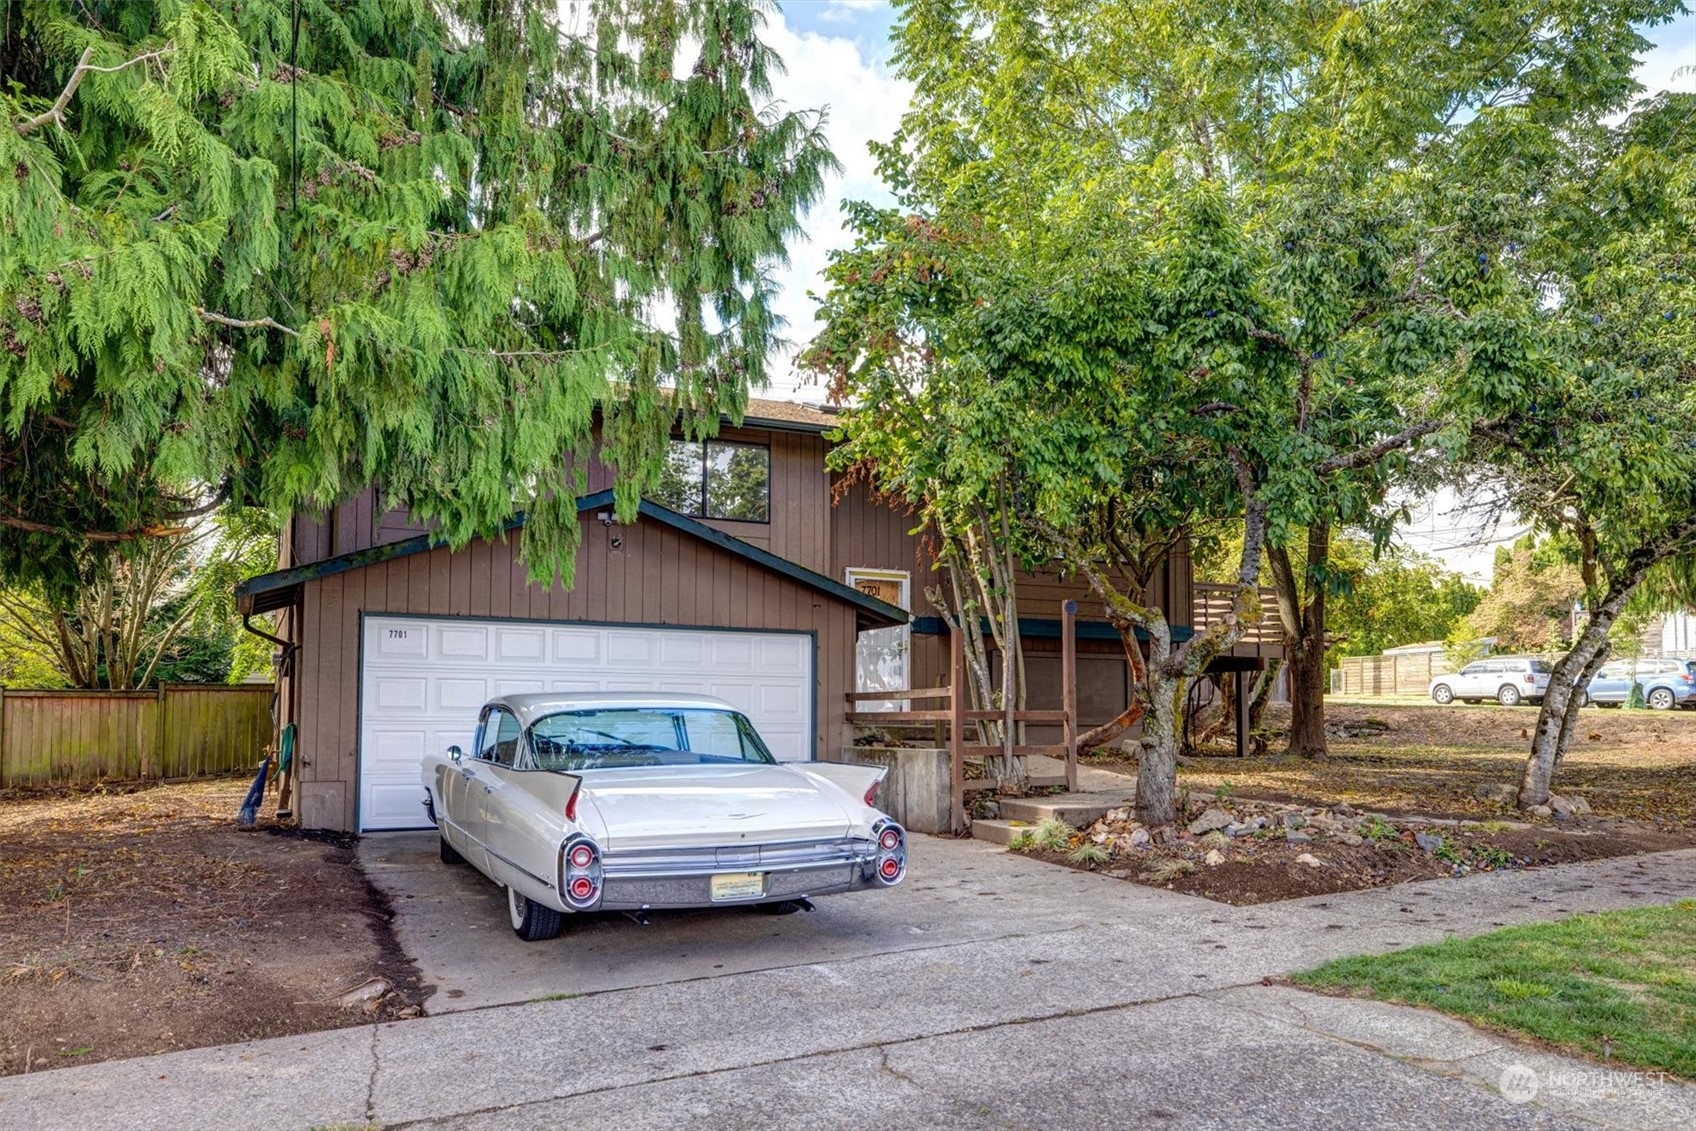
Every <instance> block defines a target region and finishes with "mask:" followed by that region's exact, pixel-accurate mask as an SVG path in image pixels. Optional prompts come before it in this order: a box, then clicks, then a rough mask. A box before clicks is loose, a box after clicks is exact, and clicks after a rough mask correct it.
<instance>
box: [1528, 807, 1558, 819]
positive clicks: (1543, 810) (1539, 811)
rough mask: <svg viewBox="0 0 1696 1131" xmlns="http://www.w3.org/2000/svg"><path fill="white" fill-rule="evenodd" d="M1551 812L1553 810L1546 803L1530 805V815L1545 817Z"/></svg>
mask: <svg viewBox="0 0 1696 1131" xmlns="http://www.w3.org/2000/svg"><path fill="white" fill-rule="evenodd" d="M1553 813H1554V810H1553V809H1551V808H1549V807H1548V806H1547V805H1533V806H1532V807H1531V815H1532V816H1533V817H1547V816H1550V815H1551V814H1553Z"/></svg>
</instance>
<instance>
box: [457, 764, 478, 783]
mask: <svg viewBox="0 0 1696 1131" xmlns="http://www.w3.org/2000/svg"><path fill="white" fill-rule="evenodd" d="M459 772H460V773H461V774H463V775H465V780H466V781H470V780H471V779H472V778H474V777H476V776H477V772H476V771H475V770H473V769H471V767H469V766H467V767H465V768H464V769H461V770H460V771H459Z"/></svg>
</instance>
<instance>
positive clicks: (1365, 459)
mask: <svg viewBox="0 0 1696 1131" xmlns="http://www.w3.org/2000/svg"><path fill="white" fill-rule="evenodd" d="M1445 423H1447V422H1446V421H1442V420H1422V421H1420V422H1419V423H1418V424H1412V425H1409V426H1408V427H1406V428H1404V429H1402V430H1401V431H1400V432H1397V433H1396V434H1395V435H1394V436H1386V437H1384V439H1382V440H1379V441H1378V442H1377V443H1376V444H1373V445H1372V446H1371V447H1368V448H1362V449H1360V450H1359V451H1356V452H1349V453H1348V454H1347V455H1340V456H1332V457H1331V458H1330V459H1327V460H1321V461H1320V462H1319V467H1318V471H1319V474H1321V475H1329V474H1330V473H1331V472H1333V471H1353V470H1355V469H1356V468H1360V467H1365V466H1366V465H1367V464H1369V463H1376V462H1377V461H1378V460H1380V459H1382V458H1383V457H1384V456H1386V455H1388V454H1389V453H1391V452H1393V451H1396V450H1397V449H1399V448H1405V447H1407V446H1408V445H1409V444H1411V443H1413V442H1414V441H1415V440H1417V439H1419V438H1420V437H1421V436H1429V435H1430V434H1431V433H1433V432H1435V431H1437V430H1438V429H1439V428H1441V427H1442V426H1443V425H1444V424H1445Z"/></svg>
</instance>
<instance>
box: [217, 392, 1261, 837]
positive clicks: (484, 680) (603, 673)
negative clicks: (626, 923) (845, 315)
mask: <svg viewBox="0 0 1696 1131" xmlns="http://www.w3.org/2000/svg"><path fill="white" fill-rule="evenodd" d="M834 426H835V420H834V416H833V415H832V414H831V413H828V412H824V411H820V410H818V409H814V408H809V407H806V406H802V405H798V404H792V403H789V402H783V401H754V402H752V403H751V404H750V406H749V409H748V414H747V418H746V419H745V420H744V422H743V424H742V425H741V426H740V427H737V428H731V427H729V426H728V425H727V426H726V427H725V428H724V429H723V430H722V432H721V434H720V436H719V437H718V438H717V439H715V440H710V441H707V442H706V443H704V444H702V443H687V442H684V441H681V440H679V441H676V442H674V445H673V451H672V453H671V461H670V466H669V467H668V469H667V472H666V475H665V477H664V482H663V484H662V487H661V490H660V491H659V492H658V493H657V497H656V498H655V499H651V500H649V501H645V502H644V503H643V504H642V508H641V513H640V515H639V516H638V517H637V519H636V520H635V521H634V522H633V523H631V524H628V525H626V524H621V523H619V522H617V521H616V520H615V518H614V515H613V513H612V497H611V491H610V488H611V485H612V484H611V480H610V475H609V473H607V472H606V471H605V470H604V469H600V470H597V471H596V472H594V473H593V474H592V476H591V483H590V489H591V491H592V492H593V493H591V494H589V495H586V496H585V497H583V498H582V499H580V500H579V501H578V510H579V515H580V521H581V522H582V541H581V544H580V546H579V548H578V551H577V571H576V578H575V584H574V585H573V586H572V587H571V588H570V589H569V590H567V589H564V588H561V587H558V586H553V587H549V586H542V585H537V584H533V583H531V582H530V581H529V579H528V577H527V574H526V571H525V567H524V566H523V565H522V564H521V563H520V562H519V561H518V557H517V551H518V540H517V537H516V532H512V536H510V537H507V538H505V539H501V538H496V539H492V540H488V539H479V540H477V541H474V542H472V543H471V544H470V545H468V546H466V547H464V548H463V549H460V550H451V549H449V548H447V547H445V546H442V545H439V544H437V543H436V541H435V540H434V538H433V537H432V536H431V535H430V534H429V533H428V532H426V531H423V530H422V529H421V528H419V527H417V526H415V525H413V524H411V523H410V522H409V521H408V518H407V516H406V515H405V514H404V513H401V512H389V513H383V512H382V510H381V509H380V507H379V506H378V505H377V493H376V492H375V491H368V492H365V493H363V494H361V495H359V496H357V497H355V498H353V499H352V500H350V501H348V502H347V503H345V504H343V505H342V506H340V507H339V508H337V509H336V510H334V511H333V512H331V513H329V514H326V515H320V516H311V515H305V514H300V515H296V516H295V517H294V518H293V520H292V521H290V522H289V523H288V524H287V526H286V528H285V530H284V533H283V537H282V546H281V549H280V560H279V567H280V568H279V569H277V570H276V571H275V572H273V573H268V574H264V575H262V576H259V577H254V578H251V579H249V580H248V581H246V582H244V583H243V584H242V585H240V586H239V587H238V589H237V598H238V605H239V607H240V609H241V611H242V612H243V613H245V614H254V613H264V612H279V613H280V614H281V615H280V616H279V617H278V628H277V635H278V637H280V639H281V640H282V641H284V642H286V646H287V647H286V653H287V657H288V658H287V660H286V661H285V664H284V670H283V672H282V673H281V677H280V681H279V700H278V701H279V705H280V706H279V712H278V713H279V715H280V718H279V725H282V724H284V723H294V724H295V726H296V729H297V746H296V751H295V758H296V782H297V785H298V802H297V804H296V808H297V812H298V813H299V815H300V820H301V823H302V825H303V826H305V827H307V828H325V829H340V830H348V831H361V832H363V831H374V830H380V829H400V828H414V827H419V826H421V825H424V824H425V817H424V811H423V808H422V806H421V804H420V797H421V794H420V792H419V785H418V763H419V758H420V757H421V756H422V753H423V752H424V751H425V750H427V749H445V748H446V747H448V746H450V745H454V744H457V745H459V746H462V747H469V746H470V745H471V735H472V731H473V729H474V728H475V725H476V718H477V713H478V709H479V707H480V706H481V705H482V704H483V702H484V701H485V700H486V699H488V698H489V697H491V696H494V695H497V694H501V693H505V692H513V691H529V690H585V691H589V690H608V691H612V690H660V691H665V690H674V691H692V692H705V693H709V694H713V695H719V696H722V697H723V698H725V699H727V700H729V701H730V702H732V703H734V704H735V705H736V706H737V707H738V708H740V709H741V710H742V711H744V712H746V713H747V714H748V716H749V717H750V718H751V719H752V720H753V721H754V723H755V725H756V726H757V727H758V728H759V730H760V733H761V734H762V735H764V736H765V738H766V740H767V742H768V743H769V744H770V746H771V748H772V750H773V752H774V753H775V754H776V755H777V756H778V757H779V758H782V759H786V760H788V759H796V760H799V759H809V758H816V757H818V756H819V753H820V751H823V750H832V749H835V748H839V747H842V746H844V745H846V744H848V743H849V742H850V741H851V740H852V729H853V728H852V727H851V726H850V725H849V722H848V718H847V715H848V712H849V703H848V700H847V698H846V696H847V693H849V692H851V691H854V690H856V688H860V689H867V688H876V689H883V688H888V687H905V688H923V687H935V686H938V685H940V684H942V683H944V682H946V673H947V636H946V631H947V630H946V626H945V624H944V623H943V622H942V620H941V618H940V617H939V616H938V615H937V610H935V609H934V608H931V607H930V605H929V603H928V602H927V601H926V599H925V597H924V591H925V589H926V587H927V586H928V585H932V584H934V583H935V579H934V577H933V575H931V574H930V563H929V561H928V559H927V558H926V557H925V555H924V552H923V547H922V545H921V542H920V539H918V538H917V537H916V536H915V535H914V534H913V533H912V527H913V526H914V525H915V522H914V520H913V519H912V517H911V516H909V515H906V514H903V513H901V512H900V511H899V510H896V509H893V508H891V507H889V506H885V505H882V504H879V503H877V502H874V501H872V499H871V498H870V497H869V496H868V494H867V493H866V492H865V490H864V489H863V488H862V487H858V486H856V487H853V488H851V489H849V490H846V491H844V492H841V497H840V498H839V499H836V500H835V501H834V504H833V488H834V487H835V486H836V485H837V484H836V483H835V482H834V481H833V476H832V474H831V473H830V471H829V470H828V469H827V468H826V466H825V456H826V453H827V450H828V448H829V442H828V441H827V440H826V439H825V437H824V433H825V432H827V431H829V430H830V429H831V428H833V427H834ZM597 477H598V478H597ZM1020 586H1021V588H1020V592H1019V598H1020V605H1021V612H1022V614H1023V616H1022V617H1021V634H1022V636H1023V637H1024V640H1025V647H1026V659H1027V672H1028V676H1027V679H1028V686H1029V688H1030V693H1029V698H1030V705H1031V706H1032V707H1047V706H1050V705H1052V706H1058V705H1059V695H1060V692H1059V619H1058V618H1059V607H1060V602H1061V600H1062V599H1064V598H1067V597H1076V598H1079V599H1080V601H1079V607H1080V610H1081V617H1082V619H1081V620H1080V622H1079V630H1078V641H1079V642H1078V651H1079V701H1080V702H1079V715H1080V722H1081V723H1082V724H1083V725H1085V726H1088V725H1091V724H1094V723H1099V722H1104V721H1106V720H1108V719H1111V718H1112V717H1113V716H1114V715H1116V714H1117V713H1118V712H1119V711H1120V710H1122V709H1123V707H1124V706H1125V704H1126V702H1127V695H1128V693H1129V685H1128V674H1127V665H1126V664H1125V661H1124V655H1123V651H1122V649H1121V647H1120V644H1119V641H1118V637H1117V635H1116V634H1115V632H1114V631H1113V629H1112V628H1111V626H1109V625H1107V624H1106V623H1105V622H1104V621H1102V620H1101V619H1100V607H1099V605H1098V604H1096V603H1094V602H1091V601H1089V600H1088V599H1087V592H1086V590H1085V588H1084V587H1083V585H1082V584H1081V583H1080V582H1078V581H1076V580H1069V579H1063V578H1061V577H1058V576H1055V575H1041V574H1037V575H1030V576H1026V577H1022V578H1021V580H1020ZM1158 597H1159V599H1160V600H1161V601H1162V603H1163V606H1164V608H1165V609H1166V611H1167V617H1168V619H1169V620H1170V621H1171V622H1172V623H1173V624H1174V625H1179V626H1183V625H1187V624H1188V622H1189V621H1190V620H1191V613H1190V610H1191V608H1192V606H1193V605H1195V604H1196V602H1195V600H1194V595H1193V594H1192V586H1191V580H1190V563H1189V559H1188V557H1187V556H1186V555H1185V553H1183V552H1179V553H1177V554H1175V555H1174V556H1173V557H1172V559H1171V562H1170V564H1169V566H1168V569H1167V571H1166V574H1165V576H1164V577H1163V578H1162V579H1161V580H1160V585H1159V586H1158ZM1180 631H1187V629H1184V630H1180ZM1250 647H1251V653H1252V646H1250ZM1050 701H1052V702H1050Z"/></svg>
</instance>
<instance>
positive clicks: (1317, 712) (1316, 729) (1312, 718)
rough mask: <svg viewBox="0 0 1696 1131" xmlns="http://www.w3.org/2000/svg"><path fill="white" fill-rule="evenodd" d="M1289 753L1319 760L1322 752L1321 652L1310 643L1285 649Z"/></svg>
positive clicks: (1323, 701)
mask: <svg viewBox="0 0 1696 1131" xmlns="http://www.w3.org/2000/svg"><path fill="white" fill-rule="evenodd" d="M1287 662H1288V664H1289V669H1290V753H1291V754H1295V755H1299V756H1300V757H1303V758H1323V757H1325V756H1326V753H1327V751H1326V748H1325V648H1324V645H1323V644H1321V643H1316V642H1315V641H1313V640H1312V639H1307V640H1303V641H1302V642H1301V643H1300V644H1299V645H1298V646H1296V647H1293V648H1290V649H1288V655H1287Z"/></svg>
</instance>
